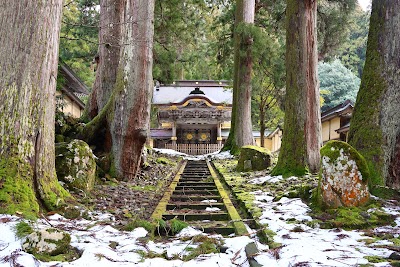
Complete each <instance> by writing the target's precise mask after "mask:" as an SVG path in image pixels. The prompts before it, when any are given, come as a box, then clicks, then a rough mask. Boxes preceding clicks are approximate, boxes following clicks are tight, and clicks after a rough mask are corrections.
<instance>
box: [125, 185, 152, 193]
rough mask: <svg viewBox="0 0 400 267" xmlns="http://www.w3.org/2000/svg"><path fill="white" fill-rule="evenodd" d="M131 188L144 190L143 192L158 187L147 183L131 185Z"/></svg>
mask: <svg viewBox="0 0 400 267" xmlns="http://www.w3.org/2000/svg"><path fill="white" fill-rule="evenodd" d="M131 189H133V190H136V191H143V192H151V191H156V189H157V187H156V186H154V185H145V186H138V185H136V186H131Z"/></svg>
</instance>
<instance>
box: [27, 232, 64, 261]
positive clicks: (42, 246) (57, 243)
mask: <svg viewBox="0 0 400 267" xmlns="http://www.w3.org/2000/svg"><path fill="white" fill-rule="evenodd" d="M70 242H71V236H70V235H69V234H68V233H65V232H63V231H60V230H58V229H55V228H48V229H41V230H38V231H35V232H33V233H31V234H30V235H28V236H27V238H26V240H25V242H24V243H23V245H22V248H23V250H24V251H26V252H28V253H39V254H47V255H50V256H56V255H59V254H64V253H66V252H67V251H68V248H69V245H70Z"/></svg>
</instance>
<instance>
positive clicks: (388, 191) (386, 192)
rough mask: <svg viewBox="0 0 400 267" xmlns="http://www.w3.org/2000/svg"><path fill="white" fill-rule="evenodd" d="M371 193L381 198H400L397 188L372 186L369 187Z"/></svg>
mask: <svg viewBox="0 0 400 267" xmlns="http://www.w3.org/2000/svg"><path fill="white" fill-rule="evenodd" d="M371 193H372V194H373V195H374V196H377V197H380V198H383V199H393V198H400V192H399V191H398V190H395V189H392V188H389V187H385V186H379V185H378V186H374V187H372V189H371Z"/></svg>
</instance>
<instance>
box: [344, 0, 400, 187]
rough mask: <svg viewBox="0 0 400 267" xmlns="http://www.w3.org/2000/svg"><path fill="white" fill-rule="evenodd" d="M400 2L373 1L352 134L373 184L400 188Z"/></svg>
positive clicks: (354, 143)
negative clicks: (368, 168)
mask: <svg viewBox="0 0 400 267" xmlns="http://www.w3.org/2000/svg"><path fill="white" fill-rule="evenodd" d="M399 21H400V2H399V1H389V0H383V1H376V0H374V1H373V2H372V13H371V21H370V29H369V35H368V44H367V55H366V61H365V67H364V71H363V76H362V79H361V87H360V90H359V92H358V95H357V102H356V105H355V108H354V113H353V117H352V120H351V127H350V133H349V143H350V144H351V145H353V146H354V147H355V148H356V149H358V150H359V151H360V152H361V154H362V155H363V156H364V157H365V158H366V160H367V162H368V165H369V167H370V172H371V180H370V184H371V185H376V184H380V185H382V184H385V183H386V184H387V185H389V186H392V187H395V188H400V154H399V147H400V117H399V115H398V114H399V113H400V91H399V87H400V66H399V58H400V35H399V31H400V25H399Z"/></svg>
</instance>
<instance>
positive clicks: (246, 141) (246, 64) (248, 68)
mask: <svg viewBox="0 0 400 267" xmlns="http://www.w3.org/2000/svg"><path fill="white" fill-rule="evenodd" d="M254 13H255V1H254V0H243V20H242V21H243V26H244V27H249V26H253V25H254ZM247 31H249V32H247ZM240 41H241V42H240V52H239V71H238V84H237V86H238V88H237V95H238V98H237V99H238V100H237V103H236V106H237V107H236V117H235V125H234V127H235V143H236V145H237V146H238V147H242V146H245V145H254V144H255V142H254V137H253V126H252V124H251V78H252V73H253V56H252V44H253V37H252V36H251V33H250V30H246V29H244V31H243V33H242V36H241V40H240ZM244 52H245V53H244Z"/></svg>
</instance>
